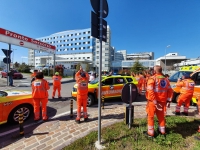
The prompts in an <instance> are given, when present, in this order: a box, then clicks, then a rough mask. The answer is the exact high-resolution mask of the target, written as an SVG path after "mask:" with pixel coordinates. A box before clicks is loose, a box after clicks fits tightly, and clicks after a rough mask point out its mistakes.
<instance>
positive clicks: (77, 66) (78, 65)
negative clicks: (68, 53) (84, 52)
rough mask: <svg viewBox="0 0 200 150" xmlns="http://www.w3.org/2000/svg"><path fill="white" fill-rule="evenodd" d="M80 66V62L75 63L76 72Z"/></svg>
mask: <svg viewBox="0 0 200 150" xmlns="http://www.w3.org/2000/svg"><path fill="white" fill-rule="evenodd" d="M80 66H81V64H80V63H78V64H77V65H76V72H77V71H79V69H80Z"/></svg>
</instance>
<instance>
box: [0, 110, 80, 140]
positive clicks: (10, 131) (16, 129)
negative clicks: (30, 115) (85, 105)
mask: <svg viewBox="0 0 200 150" xmlns="http://www.w3.org/2000/svg"><path fill="white" fill-rule="evenodd" d="M74 111H75V112H76V109H75V110H74ZM74 111H73V113H74ZM69 113H70V111H67V112H65V113H61V114H58V115H55V116H53V117H50V119H55V118H58V117H60V116H64V115H67V114H69ZM41 122H43V121H42V120H40V121H38V122H37V123H31V124H28V125H25V126H24V129H25V128H28V127H31V126H33V125H35V124H38V123H41ZM16 131H19V128H15V129H12V130H9V131H6V132H3V133H1V134H0V137H2V136H5V135H8V134H10V133H13V132H16Z"/></svg>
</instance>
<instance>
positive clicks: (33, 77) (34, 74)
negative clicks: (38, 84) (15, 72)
mask: <svg viewBox="0 0 200 150" xmlns="http://www.w3.org/2000/svg"><path fill="white" fill-rule="evenodd" d="M37 73H38V70H34V71H33V73H32V74H31V78H32V79H31V83H32V82H33V81H34V80H35V76H36V75H37Z"/></svg>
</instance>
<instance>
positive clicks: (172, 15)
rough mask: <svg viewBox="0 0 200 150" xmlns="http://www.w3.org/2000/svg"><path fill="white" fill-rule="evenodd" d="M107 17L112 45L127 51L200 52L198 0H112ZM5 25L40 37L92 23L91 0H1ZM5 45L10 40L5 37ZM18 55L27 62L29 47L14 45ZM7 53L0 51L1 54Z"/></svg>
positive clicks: (157, 53) (191, 55)
mask: <svg viewBox="0 0 200 150" xmlns="http://www.w3.org/2000/svg"><path fill="white" fill-rule="evenodd" d="M107 2H108V6H109V14H108V17H107V18H105V20H106V21H107V22H108V25H109V26H110V28H111V32H112V40H111V45H112V46H114V47H115V48H116V50H124V49H125V50H127V53H134V52H154V53H155V58H158V57H161V56H164V54H165V48H166V46H167V45H171V47H170V48H167V53H168V52H178V53H179V55H184V56H187V58H197V57H198V56H200V1H199V0H107ZM0 6H1V7H0V8H1V9H0V28H4V29H7V30H11V31H13V32H16V33H19V34H22V35H25V36H28V37H32V38H39V37H43V36H48V35H50V34H53V33H56V32H60V31H65V30H74V29H85V28H90V26H91V25H90V22H91V21H90V12H91V10H92V6H91V4H90V0H0ZM0 48H8V44H4V43H0ZM12 48H13V49H17V50H15V52H14V61H18V62H22V61H25V62H27V59H26V58H21V57H27V55H28V50H27V49H26V48H25V49H24V48H21V47H17V46H12ZM3 57H4V54H3V53H2V51H0V59H2V58H3Z"/></svg>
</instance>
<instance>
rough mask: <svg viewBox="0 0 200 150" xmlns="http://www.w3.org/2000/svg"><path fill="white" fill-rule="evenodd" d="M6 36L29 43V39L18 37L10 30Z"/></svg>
mask: <svg viewBox="0 0 200 150" xmlns="http://www.w3.org/2000/svg"><path fill="white" fill-rule="evenodd" d="M6 35H8V36H10V37H14V38H17V39H20V40H23V41H28V38H26V37H24V36H22V35H18V34H15V33H12V32H10V31H8V30H6Z"/></svg>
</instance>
